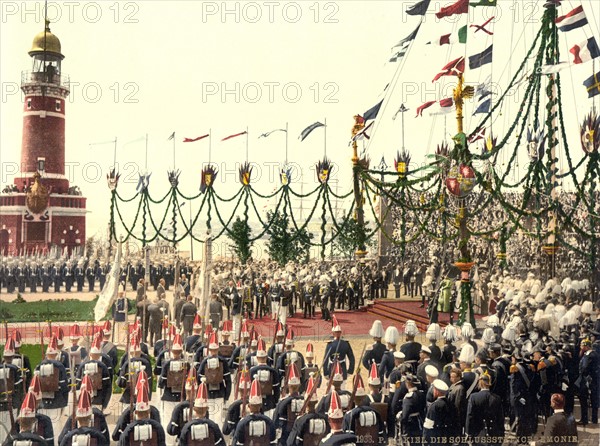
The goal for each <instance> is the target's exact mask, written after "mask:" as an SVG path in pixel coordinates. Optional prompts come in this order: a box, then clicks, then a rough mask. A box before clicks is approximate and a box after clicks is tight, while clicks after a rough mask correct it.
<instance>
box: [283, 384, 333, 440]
mask: <svg viewBox="0 0 600 446" xmlns="http://www.w3.org/2000/svg"><path fill="white" fill-rule="evenodd" d="M316 386H317V382H316V379H315V377H314V375H310V376H309V378H308V380H307V384H306V393H305V395H304V397H303V400H304V401H305V403H304V404H305V406H306V413H305V414H302V413H301V414H299V415H300V416H299V417H298V418H296V421H295V422H294V425H293V426H292V430H291V432H290V433H289V435H288V438H287V443H286V444H287V446H317V445H318V444H319V443H320V442H321V440H322V439H323V438H324V437H325V436H326V435H327V434H328V433H329V423H328V422H327V416H326V415H325V414H320V413H317V412H316V411H315V406H316V404H317V401H318V400H319V399H318V397H317V387H316Z"/></svg>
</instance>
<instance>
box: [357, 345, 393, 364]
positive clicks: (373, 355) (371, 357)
mask: <svg viewBox="0 0 600 446" xmlns="http://www.w3.org/2000/svg"><path fill="white" fill-rule="evenodd" d="M386 351H387V348H386V347H385V345H383V344H382V343H381V342H374V343H373V345H371V349H370V350H366V351H365V354H364V355H363V360H362V364H363V366H364V368H365V369H367V370H369V369H370V368H371V363H372V362H373V361H375V364H377V365H378V366H379V365H380V364H381V360H382V359H383V355H384V354H385V352H386ZM393 364H394V359H393V357H392V365H393Z"/></svg>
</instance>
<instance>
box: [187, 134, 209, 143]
mask: <svg viewBox="0 0 600 446" xmlns="http://www.w3.org/2000/svg"><path fill="white" fill-rule="evenodd" d="M204 138H208V133H207V134H206V135H202V136H198V137H197V138H184V139H183V142H196V141H200V140H201V139H204Z"/></svg>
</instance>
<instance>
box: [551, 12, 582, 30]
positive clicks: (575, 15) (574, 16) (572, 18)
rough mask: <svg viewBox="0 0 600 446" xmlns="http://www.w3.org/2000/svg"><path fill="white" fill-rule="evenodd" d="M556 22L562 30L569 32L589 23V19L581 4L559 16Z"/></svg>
mask: <svg viewBox="0 0 600 446" xmlns="http://www.w3.org/2000/svg"><path fill="white" fill-rule="evenodd" d="M555 23H556V26H558V29H559V30H560V31H562V32H567V31H571V30H573V29H577V28H581V27H582V26H583V25H587V23H588V21H587V17H586V16H585V12H584V11H583V6H581V5H579V6H578V7H577V8H575V9H574V10H572V11H571V12H569V13H568V14H565V15H563V16H560V17H557V18H556V20H555Z"/></svg>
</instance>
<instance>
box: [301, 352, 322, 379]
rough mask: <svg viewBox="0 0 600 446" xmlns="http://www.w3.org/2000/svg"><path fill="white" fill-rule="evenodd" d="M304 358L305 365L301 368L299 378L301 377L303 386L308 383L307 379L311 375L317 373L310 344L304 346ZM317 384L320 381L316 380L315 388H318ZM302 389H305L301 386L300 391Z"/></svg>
mask: <svg viewBox="0 0 600 446" xmlns="http://www.w3.org/2000/svg"><path fill="white" fill-rule="evenodd" d="M304 356H305V358H306V363H305V364H304V367H302V370H301V371H300V373H301V376H302V379H301V380H300V381H301V382H302V383H304V384H305V383H307V382H308V378H309V377H310V376H311V374H315V373H317V371H318V366H317V365H316V364H315V362H314V360H315V352H314V347H313V345H312V343H310V342H309V343H308V344H306V353H305V355H304ZM319 376H320V375H319ZM319 384H320V380H317V387H318V386H319ZM303 387H305V386H304V385H301V389H302V388H303ZM302 390H303V389H302Z"/></svg>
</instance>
